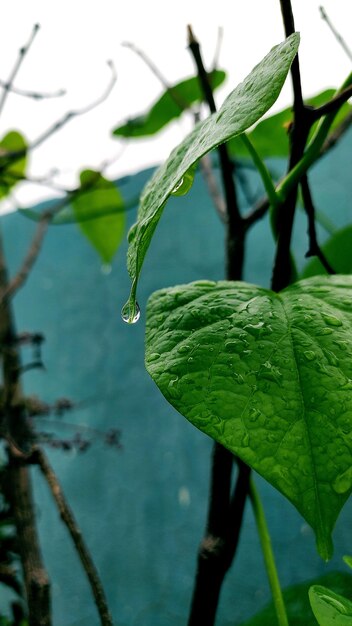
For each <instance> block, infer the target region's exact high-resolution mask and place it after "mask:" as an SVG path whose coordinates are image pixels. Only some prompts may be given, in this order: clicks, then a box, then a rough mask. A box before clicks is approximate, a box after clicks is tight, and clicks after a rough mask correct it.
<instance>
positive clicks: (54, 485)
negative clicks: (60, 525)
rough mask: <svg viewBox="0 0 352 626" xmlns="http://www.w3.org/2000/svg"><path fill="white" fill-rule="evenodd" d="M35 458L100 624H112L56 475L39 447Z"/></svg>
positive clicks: (97, 581)
mask: <svg viewBox="0 0 352 626" xmlns="http://www.w3.org/2000/svg"><path fill="white" fill-rule="evenodd" d="M35 460H36V462H37V463H38V465H39V467H40V470H41V472H42V474H43V476H44V478H45V480H46V481H47V483H48V486H49V488H50V491H51V494H52V496H53V498H54V500H55V503H56V506H57V508H58V511H59V513H60V516H61V519H62V521H63V522H64V524H65V526H66V528H67V530H68V531H69V533H70V535H71V538H72V541H73V543H74V545H75V548H76V550H77V553H78V555H79V557H80V560H81V563H82V566H83V568H84V571H85V572H86V575H87V578H88V580H89V583H90V586H91V589H92V593H93V595H94V599H95V603H96V606H97V609H98V613H99V616H100V622H101V625H102V626H113V621H112V617H111V614H110V611H109V608H108V605H107V601H106V597H105V593H104V589H103V586H102V584H101V581H100V578H99V574H98V572H97V569H96V567H95V565H94V563H93V560H92V557H91V555H90V553H89V550H88V548H87V546H86V544H85V542H84V540H83V537H82V532H81V530H80V529H79V527H78V525H77V522H76V520H75V518H74V515H73V513H72V511H71V509H70V507H69V505H68V503H67V502H66V499H65V496H64V494H63V491H62V488H61V485H60V483H59V481H58V479H57V476H56V474H55V472H54V471H53V469H52V467H51V466H50V464H49V461H48V459H47V457H46V455H45V454H44V452H43V450H41V449H40V448H36V451H35Z"/></svg>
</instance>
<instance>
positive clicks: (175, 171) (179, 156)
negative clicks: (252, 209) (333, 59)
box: [127, 33, 299, 315]
mask: <svg viewBox="0 0 352 626" xmlns="http://www.w3.org/2000/svg"><path fill="white" fill-rule="evenodd" d="M298 45H299V35H298V34H297V33H295V34H293V35H291V36H290V37H289V38H288V39H287V40H285V41H284V42H283V43H281V44H279V45H278V46H276V47H275V48H273V49H272V50H271V52H269V54H268V55H267V56H266V57H265V58H264V59H263V60H262V61H261V62H260V63H259V64H258V65H257V66H256V67H255V68H254V69H253V70H252V72H251V73H250V74H249V75H248V76H247V78H245V80H244V81H243V83H241V84H240V85H238V86H237V87H236V88H235V89H234V91H232V93H230V95H229V96H228V97H227V98H226V100H225V102H224V103H223V105H222V107H221V108H220V110H219V112H217V113H214V114H212V115H211V116H210V117H208V118H207V119H206V120H204V121H203V122H201V123H200V124H198V125H197V126H196V127H195V128H194V130H193V131H192V132H191V133H190V134H189V135H188V136H187V137H186V138H185V139H184V141H183V142H182V143H181V144H180V145H179V146H178V147H177V148H175V149H174V150H173V151H172V153H171V154H170V157H169V158H168V160H167V161H166V162H165V163H164V165H162V166H161V167H160V168H159V169H158V170H157V171H156V173H155V174H154V176H153V177H152V178H151V180H150V181H149V183H148V184H147V185H146V187H145V189H144V192H143V194H142V197H141V204H140V207H139V211H138V221H137V223H136V224H135V225H134V226H133V227H132V231H131V236H130V238H129V243H130V245H129V249H128V258H127V265H128V270H129V273H130V276H131V280H132V289H131V295H130V308H131V315H133V312H134V306H135V293H136V288H137V281H138V277H139V274H140V271H141V268H142V264H143V261H144V257H145V255H146V252H147V249H148V247H149V244H150V241H151V239H152V236H153V233H154V231H155V228H156V226H157V224H158V222H159V219H160V217H161V214H162V211H163V209H164V207H165V204H166V202H167V200H168V198H169V196H170V195H171V194H172V192H173V190H175V189H176V190H177V188H178V185H179V184H180V181H182V179H183V178H184V176H185V174H186V173H187V172H188V171H189V170H190V169H191V168H192V167H193V165H194V164H195V163H196V162H197V161H198V160H199V159H200V158H201V157H202V156H203V155H204V154H206V153H207V152H209V150H212V149H213V148H215V147H216V146H218V145H219V144H221V143H224V142H225V141H228V140H229V139H230V138H231V137H234V136H236V135H239V134H240V133H243V132H244V131H245V130H246V129H247V128H249V127H250V126H251V125H252V124H254V122H256V121H257V120H258V119H260V117H261V116H262V115H264V113H265V112H266V111H268V109H269V108H270V107H271V106H272V104H274V102H275V100H276V99H277V97H278V95H279V93H280V91H281V88H282V86H283V84H284V81H285V78H286V76H287V73H288V71H289V69H290V66H291V63H292V61H293V59H294V57H295V55H296V53H297V49H298Z"/></svg>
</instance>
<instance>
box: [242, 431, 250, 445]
mask: <svg viewBox="0 0 352 626" xmlns="http://www.w3.org/2000/svg"><path fill="white" fill-rule="evenodd" d="M241 446H242V447H243V448H247V447H248V446H249V434H248V433H245V434H244V435H243V437H242V441H241Z"/></svg>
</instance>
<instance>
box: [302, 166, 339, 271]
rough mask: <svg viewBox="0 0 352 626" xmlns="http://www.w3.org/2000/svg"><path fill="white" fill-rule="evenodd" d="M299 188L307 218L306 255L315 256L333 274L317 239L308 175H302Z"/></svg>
mask: <svg viewBox="0 0 352 626" xmlns="http://www.w3.org/2000/svg"><path fill="white" fill-rule="evenodd" d="M301 190H302V198H303V204H304V208H305V210H306V213H307V218H308V237H309V249H308V252H307V253H306V257H311V256H317V257H318V259H319V261H320V262H321V264H322V265H323V267H324V268H325V269H326V271H327V272H328V274H335V273H336V272H335V271H334V270H333V268H332V267H331V265H330V264H329V262H328V261H327V259H326V258H325V256H324V254H323V252H322V251H321V249H320V246H319V244H318V239H317V233H316V228H315V206H314V203H313V198H312V194H311V191H310V187H309V182H308V177H307V175H304V176H303V177H302V179H301Z"/></svg>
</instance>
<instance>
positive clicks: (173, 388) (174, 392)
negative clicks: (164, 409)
mask: <svg viewBox="0 0 352 626" xmlns="http://www.w3.org/2000/svg"><path fill="white" fill-rule="evenodd" d="M177 387H178V376H175V378H172V379H171V380H170V382H169V384H168V390H169V394H170V396H171V397H172V398H179V397H180V395H181V394H180V392H179V390H178V388H177Z"/></svg>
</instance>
